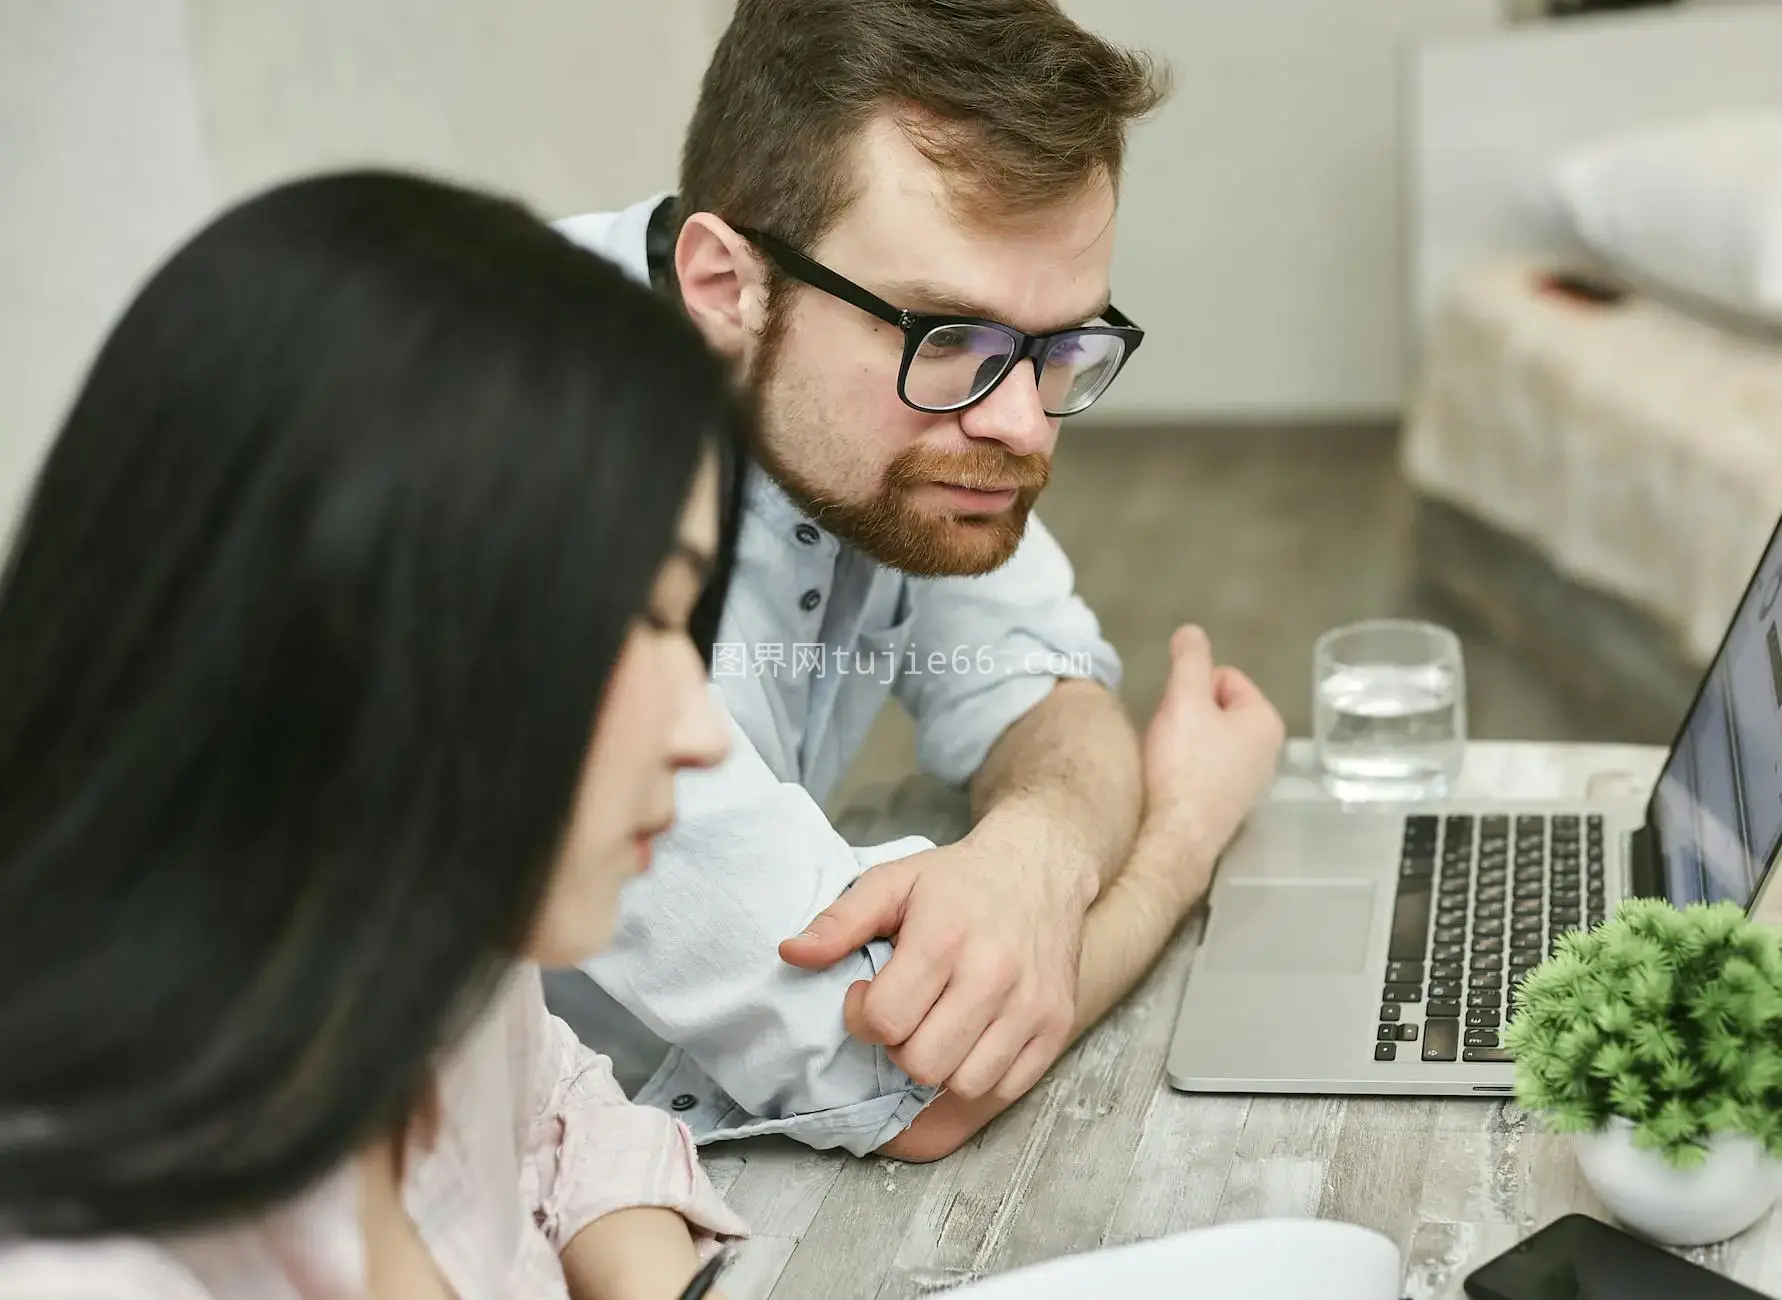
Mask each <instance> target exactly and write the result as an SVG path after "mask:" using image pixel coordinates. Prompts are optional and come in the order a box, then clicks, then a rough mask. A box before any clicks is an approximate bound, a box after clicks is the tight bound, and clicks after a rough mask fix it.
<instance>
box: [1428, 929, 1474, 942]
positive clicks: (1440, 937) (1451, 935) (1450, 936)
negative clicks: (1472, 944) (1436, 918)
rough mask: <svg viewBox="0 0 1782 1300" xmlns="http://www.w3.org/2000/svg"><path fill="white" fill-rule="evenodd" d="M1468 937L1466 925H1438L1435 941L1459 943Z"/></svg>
mask: <svg viewBox="0 0 1782 1300" xmlns="http://www.w3.org/2000/svg"><path fill="white" fill-rule="evenodd" d="M1465 938H1466V927H1465V926H1464V925H1450V926H1445V927H1444V926H1437V927H1436V932H1435V941H1436V942H1437V943H1459V942H1460V941H1461V940H1463V939H1465Z"/></svg>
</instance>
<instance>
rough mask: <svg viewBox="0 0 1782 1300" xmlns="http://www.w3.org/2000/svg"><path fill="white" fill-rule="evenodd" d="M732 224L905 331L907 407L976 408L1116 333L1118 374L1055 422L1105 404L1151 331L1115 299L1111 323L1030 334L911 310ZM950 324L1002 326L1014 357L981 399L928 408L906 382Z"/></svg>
mask: <svg viewBox="0 0 1782 1300" xmlns="http://www.w3.org/2000/svg"><path fill="white" fill-rule="evenodd" d="M731 228H732V229H733V230H735V231H736V233H737V234H739V235H741V236H742V237H743V238H744V239H746V240H748V241H749V242H750V243H751V244H754V245H755V246H756V247H757V248H759V249H760V250H761V251H762V252H764V253H766V254H767V256H768V257H769V258H771V259H772V260H773V262H774V264H775V265H776V266H778V267H779V268H780V270H782V271H784V272H785V273H786V274H787V275H789V276H791V277H792V278H793V279H794V280H797V281H799V282H801V283H803V284H808V285H809V286H810V287H811V288H813V289H820V290H821V291H822V292H824V293H826V294H828V295H829V296H830V297H832V298H839V299H841V301H843V302H845V303H847V304H849V305H850V306H853V307H858V308H859V309H860V310H861V311H863V312H866V313H867V314H868V315H870V316H876V317H877V318H878V319H879V320H882V321H884V322H885V323H886V324H887V325H894V326H896V327H897V328H898V329H900V330H902V331H903V362H902V364H901V365H900V366H899V367H898V370H897V396H898V397H899V398H901V399H902V401H903V403H904V405H905V406H909V407H912V408H914V409H915V410H918V411H922V412H924V413H926V414H929V415H952V414H954V413H955V412H958V411H967V410H970V409H971V408H972V407H974V406H976V405H977V404H978V403H979V402H981V401H983V400H984V399H985V398H987V397H989V396H990V394H992V393H994V392H995V391H996V390H997V389H998V388H1000V387H1001V386H1002V382H1003V380H1005V379H1007V378H1008V377H1009V376H1010V375H1011V374H1012V373H1014V370H1015V367H1017V366H1019V365H1020V364H1021V363H1022V362H1023V361H1032V362H1034V363H1035V364H1034V372H1033V373H1034V379H1035V382H1037V381H1038V379H1039V374H1040V370H1041V368H1042V367H1043V366H1044V365H1045V358H1046V354H1047V353H1048V352H1050V351H1051V350H1052V347H1053V346H1054V345H1055V344H1056V343H1057V342H1058V341H1059V340H1060V339H1065V338H1071V337H1077V336H1082V335H1092V334H1111V335H1113V336H1114V337H1115V338H1117V339H1119V340H1120V342H1121V349H1120V359H1119V361H1118V362H1116V363H1115V365H1114V373H1113V374H1111V375H1109V376H1108V379H1107V382H1106V383H1104V384H1103V385H1102V386H1101V391H1100V392H1098V393H1096V395H1095V396H1094V397H1093V398H1092V399H1091V400H1090V401H1089V402H1087V403H1086V404H1085V405H1083V406H1081V407H1078V408H1077V409H1076V410H1074V411H1065V412H1056V411H1047V412H1046V415H1047V416H1048V417H1050V418H1052V419H1055V420H1061V419H1064V418H1066V417H1068V416H1072V415H1081V414H1082V413H1083V412H1084V411H1087V410H1088V409H1089V408H1090V407H1092V406H1094V405H1095V403H1096V402H1099V401H1100V400H1101V399H1102V398H1103V397H1104V396H1105V395H1106V394H1107V391H1108V389H1110V388H1112V387H1113V386H1114V381H1115V380H1117V379H1118V378H1119V377H1120V372H1121V371H1122V370H1124V369H1126V363H1127V362H1128V361H1130V360H1132V354H1133V353H1134V352H1137V351H1138V349H1139V344H1141V343H1143V342H1144V341H1145V331H1144V330H1142V329H1140V328H1139V327H1138V326H1137V325H1135V324H1133V323H1132V321H1131V320H1129V319H1128V318H1127V317H1126V316H1125V315H1124V314H1122V313H1121V312H1120V311H1119V310H1118V309H1117V308H1115V307H1114V305H1113V304H1112V303H1109V304H1108V308H1107V310H1106V311H1104V312H1103V313H1102V314H1101V315H1102V319H1103V320H1105V321H1107V322H1109V323H1108V324H1106V325H1073V326H1071V327H1070V328H1069V329H1062V330H1055V331H1053V332H1052V333H1050V334H1028V333H1026V332H1025V331H1024V330H1018V329H1016V328H1015V327H1014V326H1013V325H1005V324H1003V323H1002V322H1001V321H996V320H987V319H985V318H984V317H982V316H951V315H944V314H936V313H930V312H914V311H906V310H905V309H904V308H902V307H894V306H892V305H891V304H890V303H888V302H886V301H885V300H884V299H883V298H881V297H879V296H878V295H877V294H876V293H873V292H872V291H871V290H868V289H863V288H861V287H860V286H859V285H857V284H855V283H854V282H853V281H852V280H850V279H848V278H847V277H846V276H844V275H840V274H838V273H837V272H835V271H831V270H830V269H829V268H828V267H826V266H824V265H823V264H822V263H821V262H818V261H816V260H815V259H813V258H809V257H806V256H805V255H804V254H803V253H801V252H799V251H798V250H797V249H796V248H793V247H792V246H791V245H790V244H788V243H786V242H785V241H784V240H781V239H778V238H776V237H774V236H773V235H770V234H768V233H767V232H766V231H762V230H755V229H752V228H750V227H748V226H733V227H731ZM949 325H977V326H981V327H983V328H985V329H993V330H997V331H999V332H1001V333H1003V334H1006V335H1007V336H1008V337H1009V338H1010V339H1011V340H1012V342H1013V346H1012V347H1011V348H1010V349H1009V355H1008V360H1007V362H1006V363H1005V364H1004V366H1003V368H1002V370H1001V372H1000V373H999V374H998V375H997V376H996V378H995V379H994V380H993V381H991V382H990V383H989V384H987V385H985V387H984V391H983V392H981V393H979V394H978V395H977V396H976V397H970V398H967V399H966V400H965V401H963V402H958V403H955V404H954V405H952V406H928V405H925V404H924V403H921V402H917V401H914V400H912V399H911V397H910V395H909V392H908V390H907V386H906V382H905V381H906V380H908V378H909V373H910V366H911V365H912V364H913V363H914V362H915V359H916V351H917V349H918V348H920V347H921V346H922V342H923V340H924V339H926V338H927V337H928V335H929V334H930V333H932V332H933V331H935V330H937V329H942V328H945V327H947V326H949Z"/></svg>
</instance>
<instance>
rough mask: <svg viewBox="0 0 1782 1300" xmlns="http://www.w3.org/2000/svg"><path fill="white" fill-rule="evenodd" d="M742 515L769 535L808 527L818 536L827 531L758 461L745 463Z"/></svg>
mask: <svg viewBox="0 0 1782 1300" xmlns="http://www.w3.org/2000/svg"><path fill="white" fill-rule="evenodd" d="M743 514H744V516H745V517H746V518H749V519H753V520H755V521H757V522H758V523H759V524H761V525H762V526H763V527H765V528H766V529H767V530H768V531H769V532H773V533H780V532H785V531H787V530H789V529H793V528H796V527H797V526H798V525H799V524H810V525H811V526H812V527H814V528H816V529H817V530H818V531H819V532H827V531H828V530H826V529H824V528H823V526H822V525H821V524H819V523H817V521H816V520H814V519H812V518H811V517H810V516H809V515H807V514H806V513H805V512H804V511H803V510H801V509H800V508H799V507H798V505H797V504H796V503H795V502H794V501H793V500H792V498H791V497H789V496H788V495H786V489H785V488H783V487H781V486H780V485H779V484H778V483H776V482H775V481H774V478H773V475H771V474H769V473H768V472H767V470H766V469H764V468H762V466H761V464H760V462H758V461H750V462H749V481H748V484H747V486H746V487H745V488H744V491H743Z"/></svg>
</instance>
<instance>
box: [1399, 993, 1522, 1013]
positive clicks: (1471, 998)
mask: <svg viewBox="0 0 1782 1300" xmlns="http://www.w3.org/2000/svg"><path fill="white" fill-rule="evenodd" d="M1466 1004H1467V1006H1469V1007H1489V1008H1490V1009H1492V1010H1493V1011H1495V1010H1497V1008H1499V1007H1501V1006H1503V1004H1504V995H1503V994H1502V993H1499V992H1498V991H1497V990H1496V989H1494V988H1493V989H1473V990H1471V991H1470V992H1468V993H1467V995H1466ZM1392 1009H1393V1010H1394V1011H1397V1010H1398V1008H1397V1007H1394V1008H1392Z"/></svg>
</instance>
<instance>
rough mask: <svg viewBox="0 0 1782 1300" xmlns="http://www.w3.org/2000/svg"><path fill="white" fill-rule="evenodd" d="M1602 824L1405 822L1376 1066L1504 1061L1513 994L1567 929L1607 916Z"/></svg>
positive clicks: (1565, 817) (1593, 819) (1503, 819)
mask: <svg viewBox="0 0 1782 1300" xmlns="http://www.w3.org/2000/svg"><path fill="white" fill-rule="evenodd" d="M1603 879H1604V877H1603V819H1602V818H1601V817H1598V816H1580V815H1577V814H1562V815H1560V816H1556V817H1538V816H1515V817H1511V816H1505V815H1498V814H1493V815H1489V816H1483V817H1473V816H1471V815H1469V814H1465V813H1455V814H1451V815H1449V816H1447V817H1437V816H1431V815H1419V816H1415V817H1408V818H1406V819H1405V837H1404V848H1403V851H1402V853H1401V854H1400V857H1399V868H1398V898H1397V901H1396V903H1395V905H1394V908H1393V914H1392V938H1391V943H1390V946H1389V948H1388V950H1387V955H1386V980H1385V987H1384V991H1383V992H1382V994H1381V1001H1380V1022H1379V1025H1378V1027H1377V1028H1376V1030H1375V1039H1374V1059H1375V1060H1376V1061H1395V1060H1397V1059H1399V1057H1398V1052H1399V1048H1400V1045H1401V1044H1403V1045H1409V1044H1417V1046H1416V1047H1407V1050H1408V1051H1416V1052H1418V1053H1419V1055H1420V1058H1421V1059H1422V1060H1424V1061H1431V1062H1435V1061H1455V1060H1459V1061H1467V1062H1487V1061H1508V1060H1509V1059H1510V1057H1509V1054H1508V1053H1507V1052H1505V1051H1504V1049H1503V1047H1502V1046H1501V1045H1500V1042H1499V1037H1498V1035H1499V1033H1500V1032H1501V1030H1502V1026H1503V1021H1504V1019H1505V1018H1507V1017H1508V1016H1509V1015H1510V1014H1511V1013H1513V1012H1514V1010H1515V1007H1516V985H1517V984H1518V983H1519V982H1520V981H1521V979H1522V977H1523V976H1524V975H1526V974H1528V972H1529V971H1531V970H1533V969H1534V968H1535V967H1536V966H1537V965H1539V964H1540V963H1541V962H1542V961H1543V960H1544V959H1545V958H1546V957H1547V956H1548V955H1549V954H1550V953H1552V952H1553V950H1554V949H1555V948H1556V947H1557V946H1558V943H1559V936H1560V935H1562V934H1564V933H1565V932H1566V931H1567V930H1573V929H1581V928H1588V927H1590V926H1594V925H1597V924H1600V923H1601V921H1602V920H1603V917H1604V915H1605V894H1604V886H1603Z"/></svg>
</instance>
